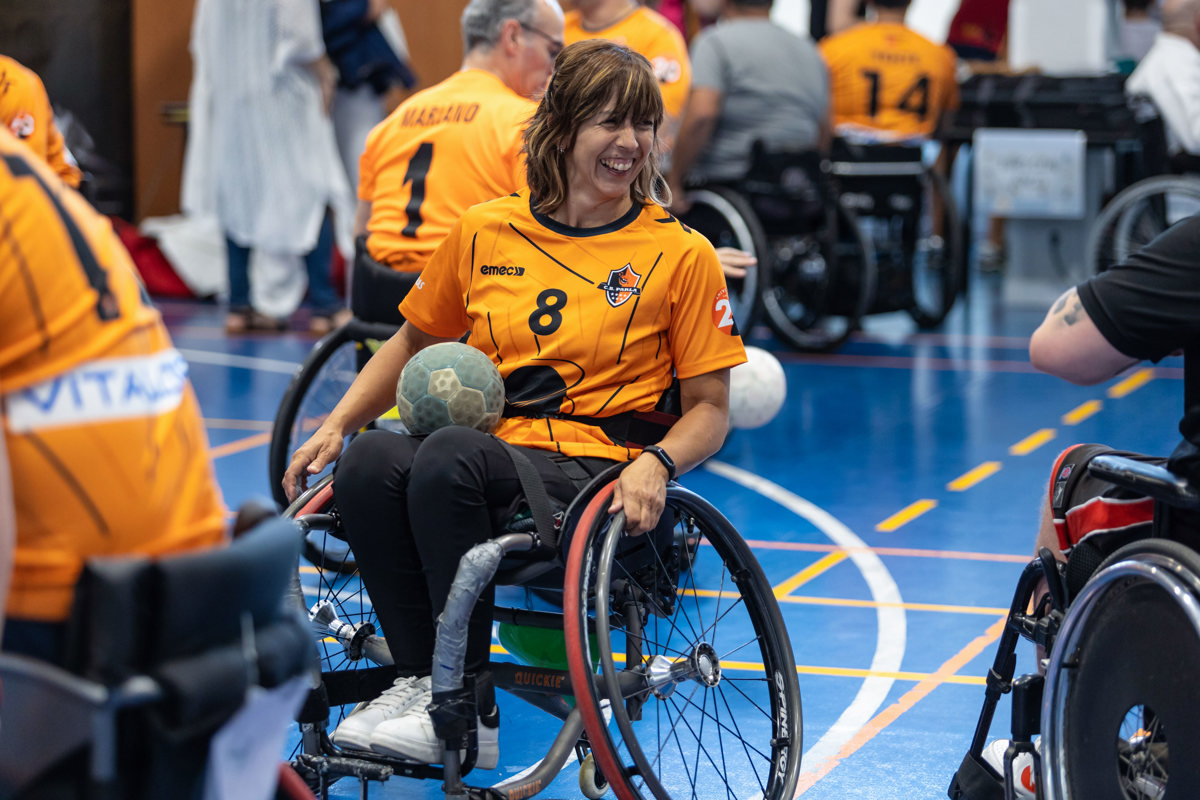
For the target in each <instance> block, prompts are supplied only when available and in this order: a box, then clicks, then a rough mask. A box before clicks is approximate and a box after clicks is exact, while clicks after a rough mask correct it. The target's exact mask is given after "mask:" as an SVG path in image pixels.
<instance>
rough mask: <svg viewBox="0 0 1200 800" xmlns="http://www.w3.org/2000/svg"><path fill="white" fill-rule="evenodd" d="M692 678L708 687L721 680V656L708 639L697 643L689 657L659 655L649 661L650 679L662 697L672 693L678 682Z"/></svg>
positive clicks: (657, 694)
mask: <svg viewBox="0 0 1200 800" xmlns="http://www.w3.org/2000/svg"><path fill="white" fill-rule="evenodd" d="M689 680H690V681H695V682H696V683H698V684H700V685H701V686H704V687H706V688H708V689H712V688H714V687H716V685H717V684H719V683H720V682H721V660H720V659H719V658H718V657H717V651H716V650H714V649H713V646H712V645H710V644H709V643H708V642H700V643H699V644H697V645H696V646H695V647H693V648H692V652H690V653H689V654H688V656H687V658H686V659H678V660H674V659H670V658H667V657H666V656H664V655H656V656H654V657H653V658H651V659H650V661H649V663H648V664H647V665H646V683H647V684H648V685H649V688H650V691H651V692H653V693H654V696H655V697H658V698H659V699H665V698H667V697H670V696H671V695H672V694H674V693H675V687H676V686H678V685H679V684H681V683H683V682H684V681H689Z"/></svg>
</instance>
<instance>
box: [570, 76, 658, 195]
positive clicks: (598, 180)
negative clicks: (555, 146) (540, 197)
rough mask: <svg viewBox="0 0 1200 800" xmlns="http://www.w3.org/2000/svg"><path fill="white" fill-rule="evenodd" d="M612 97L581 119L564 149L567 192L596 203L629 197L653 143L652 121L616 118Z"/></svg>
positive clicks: (614, 103) (614, 102)
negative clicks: (573, 135)
mask: <svg viewBox="0 0 1200 800" xmlns="http://www.w3.org/2000/svg"><path fill="white" fill-rule="evenodd" d="M615 107H616V101H615V100H609V102H608V103H607V104H605V106H604V108H603V109H602V110H601V111H600V112H599V113H597V114H594V115H593V116H591V117H589V118H588V119H586V120H584V121H583V124H582V125H580V126H579V130H578V132H576V134H575V145H574V146H573V147H572V148H571V150H570V152H568V153H567V164H566V166H567V196H568V197H570V198H571V199H572V200H573V201H579V200H591V201H592V202H595V203H597V204H602V203H607V202H612V201H614V200H622V199H623V200H628V199H629V198H630V186H631V185H632V184H633V181H634V179H635V178H636V177H637V175H638V173H639V172H641V170H642V167H643V166H644V165H645V163H646V159H647V158H649V157H650V151H651V148H652V147H653V146H654V121H653V120H649V119H645V120H638V119H633V118H632V117H629V116H627V117H625V118H623V119H618V118H617V115H616V113H615V112H614V108H615Z"/></svg>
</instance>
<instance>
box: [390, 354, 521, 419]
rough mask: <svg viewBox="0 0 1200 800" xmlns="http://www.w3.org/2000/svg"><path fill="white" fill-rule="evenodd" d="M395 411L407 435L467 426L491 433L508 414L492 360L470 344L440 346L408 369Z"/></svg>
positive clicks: (415, 358) (413, 360)
mask: <svg viewBox="0 0 1200 800" xmlns="http://www.w3.org/2000/svg"><path fill="white" fill-rule="evenodd" d="M396 408H397V410H398V411H399V412H400V420H401V421H402V422H403V423H404V425H405V427H407V428H408V431H409V433H416V434H420V433H432V432H433V431H435V430H437V429H438V428H444V427H445V426H447V425H465V426H466V427H468V428H475V429H476V430H481V431H483V432H484V433H491V432H492V431H493V430H495V428H496V423H498V422H499V421H500V412H501V411H503V410H504V380H503V379H502V378H501V377H500V371H499V370H498V369H496V365H495V364H493V363H492V360H491V359H490V358H488V357H487V356H485V355H484V354H483V353H481V352H480V351H479V350H477V349H475V348H474V347H471V346H470V345H467V344H463V343H461V342H440V343H438V344H434V345H430V346H429V347H426V348H425V349H423V350H421V351H420V352H418V353H417V354H416V355H415V356H413V357H412V358H411V359H409V361H408V363H407V364H405V365H404V371H403V372H401V373H400V382H399V383H397V384H396Z"/></svg>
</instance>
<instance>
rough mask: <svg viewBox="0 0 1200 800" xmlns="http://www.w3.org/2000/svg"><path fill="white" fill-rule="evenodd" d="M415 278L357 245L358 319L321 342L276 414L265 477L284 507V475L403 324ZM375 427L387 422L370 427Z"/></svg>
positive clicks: (354, 304)
mask: <svg viewBox="0 0 1200 800" xmlns="http://www.w3.org/2000/svg"><path fill="white" fill-rule="evenodd" d="M416 279H417V274H416V273H407V272H396V271H395V270H392V269H389V268H388V267H386V266H384V265H382V264H380V263H378V262H377V261H375V260H374V259H372V258H371V257H370V256H369V255H368V254H367V250H366V241H365V238H364V237H360V238H359V240H358V242H356V246H355V258H354V276H353V283H352V285H351V297H350V308H351V310H352V311H353V312H354V317H353V318H352V319H351V320H350V321H349V322H347V323H346V324H345V325H343V326H341V327H340V328H338V329H337V330H334V331H331V332H330V333H328V334H327V335H326V336H324V337H323V338H322V339H321V340H320V341H319V342H317V344H316V346H315V347H313V349H312V351H311V352H310V353H309V354H308V356H307V357H306V358H305V359H304V363H302V364H301V365H300V367H299V368H298V369H297V370H296V373H295V374H294V375H293V376H292V380H291V382H290V383H289V384H288V388H287V391H286V392H285V393H284V395H283V399H282V400H280V402H279V408H278V409H277V410H276V412H275V422H274V424H273V425H272V428H271V443H270V446H269V448H268V451H267V473H268V474H267V478H268V485H269V486H270V487H271V494H272V497H273V498H274V500H275V502H276V503H278V504H279V507H280V508H285V507H287V505H288V502H287V496H286V495H285V494H284V492H283V473H284V472H285V471H286V470H287V466H288V463H289V462H290V460H291V457H292V453H294V452H296V450H297V448H299V447H300V445H302V444H304V442H306V441H307V440H308V438H309V437H310V436H312V434H313V432H314V431H315V430H316V429H317V428H318V427H320V425H321V423H322V422H323V421H324V420H325V418H326V417H327V416H329V412H330V411H332V410H333V407H334V406H335V405H337V402H338V401H339V400H341V399H342V395H344V394H345V393H346V390H347V389H348V388H350V384H351V383H353V382H354V378H355V376H356V375H358V372H359V370H361V369H362V367H363V365H364V364H365V363H366V362H367V359H369V358H370V357H371V354H372V353H374V352H375V351H376V350H378V349H379V347H380V346H381V345H382V344H383V342H385V341H387V339H389V338H390V337H391V336H392V334H394V333H395V332H396V331H397V329H399V327H400V325H402V324H403V323H404V319H403V317H401V316H400V313H399V311H397V310H396V307H397V306H398V305H400V301H401V300H403V299H404V295H405V294H407V293H408V290H409V289H410V288H412V285H413V284H414V283H415V282H416ZM376 424H387V421H386V420H383V421H380V422H378V423H372V426H374V425H376Z"/></svg>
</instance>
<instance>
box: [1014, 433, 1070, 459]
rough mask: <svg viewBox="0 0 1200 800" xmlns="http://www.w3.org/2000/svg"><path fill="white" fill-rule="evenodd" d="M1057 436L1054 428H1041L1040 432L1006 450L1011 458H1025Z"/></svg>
mask: <svg viewBox="0 0 1200 800" xmlns="http://www.w3.org/2000/svg"><path fill="white" fill-rule="evenodd" d="M1057 435H1058V432H1057V431H1056V430H1054V428H1042V429H1041V430H1040V431H1034V432H1033V433H1031V434H1029V435H1028V436H1026V437H1025V438H1024V439H1022V440H1021V441H1019V442H1017V443H1016V444H1014V445H1013V446H1012V447H1010V448H1008V454H1009V455H1012V456H1027V455H1029V454H1030V453H1032V452H1033V451H1034V450H1037V449H1038V448H1039V447H1041V446H1042V445H1044V444H1045V443H1046V442H1048V441H1050V440H1051V439H1053V438H1054V437H1055V436H1057Z"/></svg>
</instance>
